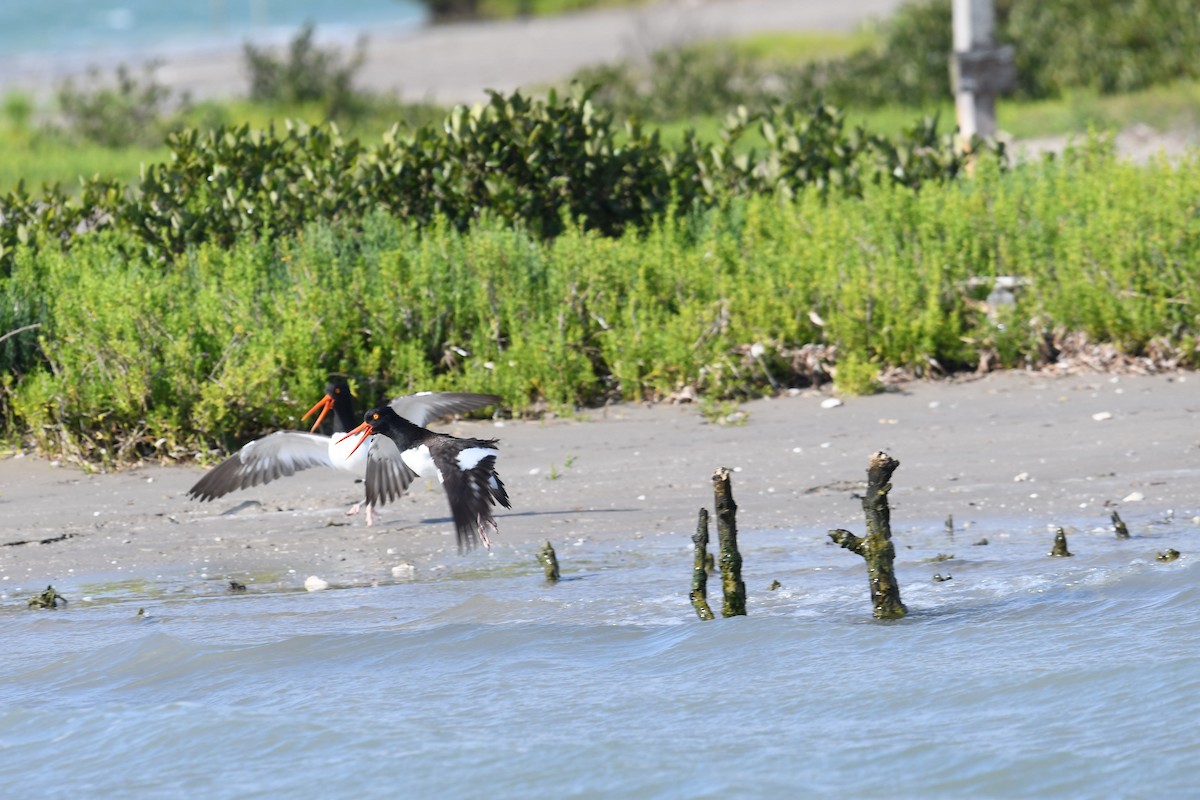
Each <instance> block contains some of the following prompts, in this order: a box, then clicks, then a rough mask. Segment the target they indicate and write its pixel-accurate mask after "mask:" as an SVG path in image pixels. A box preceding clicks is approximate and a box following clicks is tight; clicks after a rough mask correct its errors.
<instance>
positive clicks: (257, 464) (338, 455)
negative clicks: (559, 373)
mask: <svg viewBox="0 0 1200 800" xmlns="http://www.w3.org/2000/svg"><path fill="white" fill-rule="evenodd" d="M499 401H500V398H499V397H497V396H496V395H491V394H472V393H468V392H418V393H416V394H410V395H405V396H403V397H397V398H396V399H394V400H392V401H391V403H390V404H389V405H387V406H383V408H392V409H395V411H396V412H397V413H399V414H403V415H404V416H405V417H407V418H409V419H413V420H418V421H419V424H422V425H425V424H428V423H429V422H432V421H433V420H435V419H438V418H439V417H444V416H446V415H449V414H457V413H461V412H464V411H472V410H474V409H477V408H482V407H484V406H486V405H491V404H493V403H497V402H499ZM318 409H320V412H321V413H320V414H319V415H318V416H317V420H316V422H314V423H313V426H312V429H311V430H312V431H315V430H316V429H317V427H318V426H320V424H321V422H322V421H323V420H324V419H325V417H326V416H327V415H329V414H330V413H331V412H332V414H333V435H332V436H322V435H319V434H316V433H305V432H303V431H276V432H275V433H272V434H268V435H267V436H264V437H262V438H261V439H255V440H254V441H252V442H249V443H247V444H246V445H244V446H243V447H242V449H241V450H239V451H238V452H237V453H235V454H233V455H232V456H230V457H229V458H227V459H226V460H225V461H223V462H221V463H220V464H218V465H217V466H216V467H213V469H212V470H210V471H209V472H208V473H207V474H206V475H205V476H204V477H203V478H201V479H200V480H199V481H197V482H196V485H195V486H193V487H192V488H191V489H189V490H188V496H189V497H193V498H195V499H197V500H202V501H203V500H215V499H216V498H218V497H223V496H224V495H226V494H229V493H230V492H232V491H235V490H238V489H248V488H250V487H251V486H257V485H258V484H260V483H269V482H270V481H273V480H275V479H276V478H281V477H284V476H287V475H292V474H294V473H296V472H299V471H301V470H305V469H309V468H310V467H332V468H334V469H338V470H342V471H345V472H350V473H353V474H354V475H355V476H357V477H358V478H360V479H361V478H364V477H365V476H366V472H367V452H368V451H367V450H364V451H363V452H362V453H360V454H357V455H352V454H353V453H354V450H355V449H357V448H352V447H351V445H350V444H349V443H347V444H340V440H342V439H344V438H345V435H346V432H347V431H349V430H350V429H351V428H353V427H354V426H355V424H356V423H357V421H358V420H357V418H356V415H355V413H354V399H353V396H352V395H351V393H350V385H349V384H348V383H347V382H346V379H345V378H342V377H334V378H331V379H330V381H329V383H328V384H327V385H326V386H325V396H324V397H322V398H321V399H320V400H319V401H318V402H317V404H316V405H315V406H313V407H312V408H310V409H309V410H308V412H307V413H306V414H305V415H304V417H303V419H308V417H310V416H311V415H312V414H313V413H315V412H316V411H317V410H318ZM364 502H365V503H366V505H367V524H368V525H372V524H374V522H375V520H376V516H377V515H376V514H375V509H374V507H373V506H374V504H373V503H372V502H371V501H370V498H367V499H366V500H365V501H364V500H360V501H359V502H357V503H355V504H354V505H353V506H351V507H350V510H349V511H347V512H346V514H347V516H349V515H352V514H356V513H358V511H359V508H360V507H361V506H362V505H363V503H364Z"/></svg>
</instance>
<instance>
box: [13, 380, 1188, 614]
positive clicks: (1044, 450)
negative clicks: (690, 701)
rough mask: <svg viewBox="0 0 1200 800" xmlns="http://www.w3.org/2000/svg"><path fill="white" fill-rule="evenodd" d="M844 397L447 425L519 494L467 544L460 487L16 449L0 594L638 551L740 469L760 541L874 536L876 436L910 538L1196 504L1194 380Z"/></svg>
mask: <svg viewBox="0 0 1200 800" xmlns="http://www.w3.org/2000/svg"><path fill="white" fill-rule="evenodd" d="M830 397H831V395H830V394H828V393H827V392H826V393H822V392H815V391H805V392H800V393H796V394H793V395H792V396H783V397H778V398H775V399H770V400H759V401H755V402H751V403H747V404H745V405H743V406H742V410H743V411H744V412H746V415H747V416H746V418H745V422H744V424H741V425H716V424H710V423H708V422H706V421H705V420H704V418H703V417H702V416H701V414H700V409H699V408H698V407H697V406H695V405H686V404H685V405H657V406H652V407H647V406H642V405H618V406H610V407H608V408H605V409H596V410H589V411H585V412H582V413H581V414H580V415H579V416H578V418H576V419H551V420H543V421H515V420H504V421H502V422H499V421H497V422H491V421H451V422H448V423H443V424H441V425H440V426H434V427H437V428H438V429H439V430H443V431H447V432H451V433H456V434H459V435H469V436H480V437H493V436H495V437H499V438H500V447H501V457H500V460H499V463H498V469H499V472H500V475H501V476H502V478H503V479H504V481H505V483H506V484H507V486H508V490H509V495H510V497H511V499H512V504H513V508H512V510H511V511H505V510H501V513H500V514H498V515H497V519H498V521H499V524H500V531H499V533H498V534H497V535H495V536H494V537H493V548H492V551H491V553H489V552H487V551H483V550H477V551H475V552H473V553H470V554H467V555H463V556H460V555H458V554H457V553H456V551H455V547H454V536H453V528H452V525H451V524H450V521H449V514H448V508H447V505H446V500H445V496H444V494H443V493H442V492H441V489H440V487H439V486H438V485H437V484H436V482H435V481H431V480H427V479H419V480H418V481H417V482H416V483H414V485H413V487H412V491H411V492H410V493H409V494H408V495H407V496H406V497H404V498H402V499H401V500H400V501H399V502H398V503H395V504H392V505H388V506H385V507H383V509H382V510H381V511H382V522H381V524H378V525H376V526H374V527H370V528H368V527H367V526H366V525H365V521H364V519H363V518H362V516H361V515H360V516H358V517H353V518H347V517H346V516H344V511H345V509H346V508H347V507H348V506H349V505H350V504H351V503H353V502H354V501H355V500H357V499H359V498H360V497H361V486H358V485H355V484H354V482H353V480H352V479H351V478H349V477H347V476H345V475H343V474H340V473H336V472H334V471H332V470H325V469H318V470H309V471H307V472H303V473H300V474H298V475H295V476H292V477H290V478H284V479H281V480H278V481H276V482H274V483H270V484H267V485H266V486H260V487H255V488H254V489H250V490H246V491H242V492H236V493H234V494H231V495H228V496H226V497H224V498H221V499H220V500H217V501H215V502H211V503H199V502H196V501H192V500H189V499H187V497H186V496H185V495H186V491H187V489H188V488H189V487H190V486H191V485H192V484H193V483H194V482H195V481H196V480H197V479H198V478H199V477H200V476H201V475H202V474H203V472H204V468H203V467H200V466H143V467H139V468H135V469H130V470H126V471H121V472H118V473H114V474H88V473H86V472H83V471H82V470H80V469H78V468H76V467H74V466H69V465H55V464H53V463H52V462H48V461H46V460H44V459H41V458H38V457H35V456H31V455H25V456H15V457H14V456H11V455H10V456H9V457H7V458H4V459H3V460H0V515H2V517H3V519H4V525H3V531H2V533H0V594H3V595H5V596H7V597H9V598H15V599H21V598H23V597H27V596H28V595H29V594H31V593H32V590H34V589H40V588H44V587H45V585H46V584H50V583H53V584H55V585H60V584H61V585H78V584H79V583H80V581H82V580H84V579H101V578H103V579H105V580H116V581H126V582H128V581H133V582H137V581H152V582H153V581H166V582H185V583H186V582H188V581H193V582H194V581H225V580H229V579H234V580H239V581H242V582H246V581H255V580H263V581H265V580H270V581H275V582H278V583H279V584H282V585H284V586H289V585H294V586H295V587H297V588H298V587H299V586H301V585H303V582H304V579H305V578H306V577H308V576H309V575H318V576H320V577H322V578H323V579H325V580H327V581H330V582H331V583H335V584H338V583H340V584H361V583H370V582H372V581H387V580H391V579H393V576H394V575H402V574H403V570H404V569H405V567H404V566H403V565H405V564H412V565H414V567H415V568H416V569H417V570H418V571H422V572H426V573H427V572H429V571H431V570H438V569H444V568H447V567H449V568H451V569H456V570H457V569H464V568H473V567H476V566H477V567H479V568H487V565H488V563H489V561H491V560H493V559H495V558H497V557H500V558H504V557H508V556H514V557H523V554H526V553H527V554H528V557H529V558H530V559H532V558H533V557H534V553H535V552H536V550H537V547H538V545H540V543H541V542H542V541H543V540H547V539H548V540H550V541H551V542H553V543H554V545H555V547H556V548H557V549H558V550H559V552H560V557H561V558H562V560H563V561H564V562H565V563H568V564H569V559H570V550H571V547H572V546H574V545H575V544H576V543H579V542H588V541H622V542H627V543H628V544H627V547H628V548H629V549H631V550H636V547H637V544H636V542H637V540H639V539H643V538H646V537H674V538H676V539H678V542H679V546H680V548H682V549H686V548H689V547H690V536H691V533H692V532H693V530H694V529H695V523H696V514H697V510H698V509H699V508H700V507H702V506H708V507H710V508H711V505H712V490H711V475H712V472H713V470H714V469H715V468H716V467H719V466H727V467H730V468H732V469H734V470H735V474H734V477H733V491H734V497H735V499H736V501H737V503H738V506H739V509H738V525H739V528H740V530H741V531H742V536H743V541H745V542H749V543H750V544H752V543H753V537H754V534H755V532H756V531H776V530H796V531H798V532H800V534H801V535H805V536H809V535H811V536H816V537H824V532H825V531H826V530H827V529H828V528H832V527H846V528H850V529H852V530H857V531H861V529H862V513H861V508H860V504H859V501H858V499H856V497H855V496H854V495H855V492H856V491H858V490H859V489H860V486H861V485H862V481H863V480H864V478H865V470H866V464H867V459H868V457H869V456H870V455H871V453H872V452H874V451H876V450H884V451H886V452H888V453H890V454H891V455H893V456H894V457H896V458H897V459H899V461H900V465H901V466H900V468H899V470H898V471H897V472H896V475H895V478H894V489H893V492H892V495H891V499H892V505H893V515H892V521H893V526H894V529H895V531H896V533H897V536H898V537H902V536H903V535H904V532H905V531H925V532H928V531H940V530H942V527H943V524H944V520H945V519H946V517H947V516H950V515H953V518H954V523H955V527H956V529H957V530H958V531H959V539H958V541H960V542H961V543H963V546H966V545H968V544H971V543H973V540H974V539H975V538H978V537H981V536H982V537H987V536H993V537H994V536H1007V535H1032V536H1044V537H1045V542H1046V546H1047V549H1049V545H1050V543H1051V540H1052V535H1051V534H1050V533H1049V531H1048V528H1047V526H1050V525H1058V524H1063V525H1067V526H1068V527H1069V531H1070V532H1071V533H1072V535H1073V536H1077V535H1086V536H1103V537H1111V536H1112V533H1111V532H1109V530H1108V528H1107V526H1108V524H1109V511H1108V509H1107V508H1106V505H1107V504H1115V507H1117V508H1119V509H1120V512H1121V514H1122V516H1123V517H1124V519H1125V520H1126V522H1127V523H1129V526H1130V528H1131V530H1132V531H1133V532H1134V535H1135V536H1136V535H1137V534H1138V531H1139V530H1146V526H1149V525H1152V524H1153V523H1154V522H1155V521H1158V520H1162V519H1164V518H1166V517H1168V516H1169V515H1172V514H1173V515H1174V516H1175V519H1176V520H1180V519H1192V518H1193V517H1196V516H1197V515H1200V428H1197V425H1196V420H1197V418H1198V417H1197V414H1198V413H1200V376H1198V375H1196V374H1184V373H1181V374H1172V375H1158V376H1121V377H1117V376H1110V375H1075V376H1067V377H1051V376H1047V375H1044V374H1029V373H1016V372H1010V373H998V374H992V375H988V376H985V377H982V378H978V379H973V380H960V381H953V382H951V381H943V382H931V383H907V384H902V385H900V386H898V387H896V388H895V389H894V390H893V391H889V392H887V393H884V394H881V395H877V396H873V397H862V398H845V399H844V404H843V405H841V406H839V407H835V408H824V407H822V401H823V400H827V399H829V398H830ZM1189 530H1191V529H1189ZM1195 532H1196V533H1198V534H1200V527H1196V528H1195ZM1147 546H1148V547H1150V545H1147ZM1174 546H1176V547H1177V548H1178V549H1181V550H1183V549H1184V548H1182V547H1179V545H1178V544H1176V545H1174ZM1148 555H1149V556H1151V557H1152V556H1153V553H1152V552H1148ZM396 567H400V571H398V572H396V573H393V569H394V568H396Z"/></svg>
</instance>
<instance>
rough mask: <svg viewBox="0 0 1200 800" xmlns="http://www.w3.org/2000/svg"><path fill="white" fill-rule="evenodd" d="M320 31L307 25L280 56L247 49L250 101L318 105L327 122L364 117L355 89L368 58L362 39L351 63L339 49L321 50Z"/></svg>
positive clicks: (356, 47) (356, 46)
mask: <svg viewBox="0 0 1200 800" xmlns="http://www.w3.org/2000/svg"><path fill="white" fill-rule="evenodd" d="M315 36H316V28H315V27H314V26H313V24H312V23H311V22H310V23H306V24H305V25H304V26H303V27H302V28H301V29H300V31H299V32H298V33H297V34H296V36H295V37H293V38H292V40H291V41H290V42H289V43H288V47H287V51H286V56H285V57H283V58H281V57H279V56H277V55H276V54H274V53H273V52H271V51H270V50H269V49H267V48H260V47H256V46H254V45H252V44H250V43H248V42H247V43H246V44H245V45H244V46H243V56H244V58H245V62H246V70H247V72H248V73H249V75H250V99H251V100H253V101H255V102H260V103H278V104H284V105H298V104H303V103H320V104H321V105H322V106H324V108H325V113H326V115H327V117H328V118H330V119H332V118H336V117H340V116H343V115H354V114H356V113H361V112H362V111H363V109H364V107H365V105H366V100H365V99H364V98H363V97H361V96H360V95H359V93H358V92H356V91H355V89H354V77H355V75H356V74H357V73H358V72H359V70H361V69H362V65H363V63H364V62H365V61H366V57H367V43H366V39H362V38H360V39H359V40H358V43H357V44H356V45H355V48H354V54H353V55H351V56H350V57H349V58H348V59H346V58H344V57H343V56H342V53H341V52H340V51H339V50H338V49H337V48H332V47H330V48H322V47H318V46H317V44H316V42H315Z"/></svg>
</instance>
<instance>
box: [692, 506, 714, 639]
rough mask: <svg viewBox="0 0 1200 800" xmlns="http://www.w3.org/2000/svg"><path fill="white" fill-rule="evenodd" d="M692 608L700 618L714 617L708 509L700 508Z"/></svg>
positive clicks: (694, 561) (695, 535) (693, 566)
mask: <svg viewBox="0 0 1200 800" xmlns="http://www.w3.org/2000/svg"><path fill="white" fill-rule="evenodd" d="M692 546H693V551H692V552H693V558H692V593H691V595H690V596H691V598H692V608H694V609H696V616H698V617H700V619H714V618H715V617H714V615H713V612H712V608H710V607H709V605H708V563H709V554H708V509H707V508H702V509H700V519H699V520H698V521H697V522H696V532H695V533H694V534H692Z"/></svg>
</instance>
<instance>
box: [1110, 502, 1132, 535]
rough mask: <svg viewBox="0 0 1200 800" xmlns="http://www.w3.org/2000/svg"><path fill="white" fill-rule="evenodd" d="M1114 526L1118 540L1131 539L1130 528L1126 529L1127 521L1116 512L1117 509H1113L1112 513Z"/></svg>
mask: <svg viewBox="0 0 1200 800" xmlns="http://www.w3.org/2000/svg"><path fill="white" fill-rule="evenodd" d="M1112 524H1113V530H1114V531H1116V532H1117V538H1118V539H1128V538H1129V528H1128V527H1126V525H1125V520H1123V519H1121V515H1120V514H1118V513H1117V512H1116V509H1113V512H1112Z"/></svg>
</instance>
